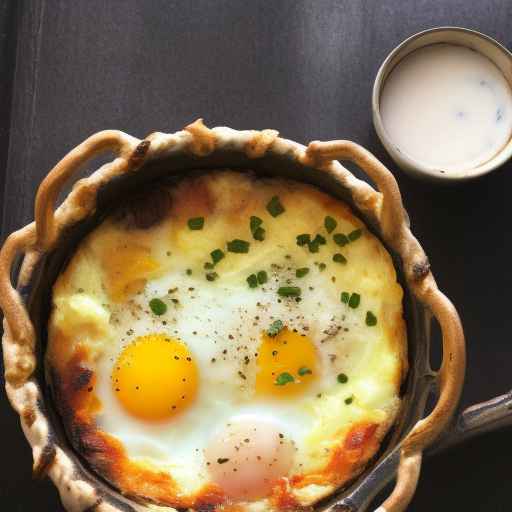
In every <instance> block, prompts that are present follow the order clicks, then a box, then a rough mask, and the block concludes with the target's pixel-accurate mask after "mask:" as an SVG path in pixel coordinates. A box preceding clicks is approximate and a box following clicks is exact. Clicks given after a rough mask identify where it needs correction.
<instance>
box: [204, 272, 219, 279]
mask: <svg viewBox="0 0 512 512" xmlns="http://www.w3.org/2000/svg"><path fill="white" fill-rule="evenodd" d="M218 277H219V274H217V272H208V273H207V274H206V280H207V281H215V279H217V278H218Z"/></svg>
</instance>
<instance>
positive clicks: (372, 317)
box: [366, 311, 377, 327]
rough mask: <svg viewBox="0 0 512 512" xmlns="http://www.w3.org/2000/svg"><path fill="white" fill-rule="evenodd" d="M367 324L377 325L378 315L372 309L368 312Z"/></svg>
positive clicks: (369, 325)
mask: <svg viewBox="0 0 512 512" xmlns="http://www.w3.org/2000/svg"><path fill="white" fill-rule="evenodd" d="M366 325H367V326H368V327H373V326H375V325H377V317H376V316H375V315H374V314H373V313H372V312H371V311H367V312H366Z"/></svg>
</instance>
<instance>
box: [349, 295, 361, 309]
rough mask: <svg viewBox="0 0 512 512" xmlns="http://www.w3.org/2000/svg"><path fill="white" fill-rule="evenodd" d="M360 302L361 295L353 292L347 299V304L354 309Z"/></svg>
mask: <svg viewBox="0 0 512 512" xmlns="http://www.w3.org/2000/svg"><path fill="white" fill-rule="evenodd" d="M360 302H361V295H359V294H358V293H353V294H352V295H351V296H350V299H349V300H348V305H349V307H351V308H352V309H356V308H357V307H358V306H359V303H360Z"/></svg>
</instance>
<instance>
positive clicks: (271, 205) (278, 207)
mask: <svg viewBox="0 0 512 512" xmlns="http://www.w3.org/2000/svg"><path fill="white" fill-rule="evenodd" d="M267 211H268V213H270V215H272V217H277V216H278V215H281V214H282V213H284V211H285V210H284V206H283V205H282V204H281V201H280V200H279V197H278V196H274V197H272V199H271V200H270V201H269V202H268V203H267Z"/></svg>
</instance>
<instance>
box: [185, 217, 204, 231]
mask: <svg viewBox="0 0 512 512" xmlns="http://www.w3.org/2000/svg"><path fill="white" fill-rule="evenodd" d="M187 224H188V227H189V229H191V230H193V231H197V230H200V229H203V226H204V217H192V218H191V219H188V222H187Z"/></svg>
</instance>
